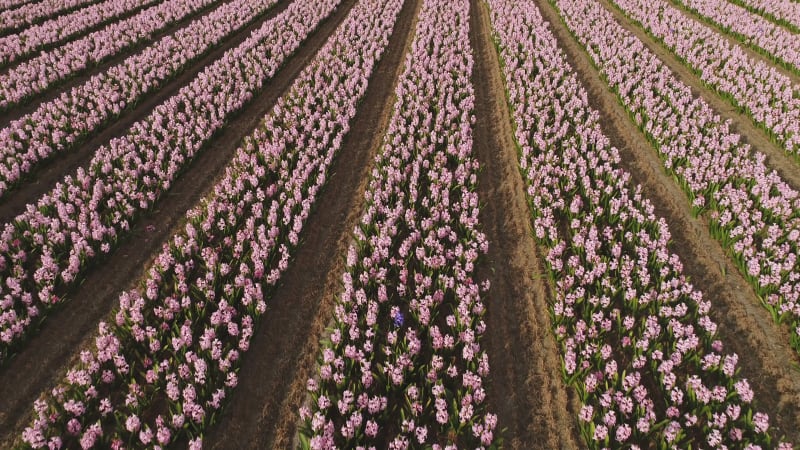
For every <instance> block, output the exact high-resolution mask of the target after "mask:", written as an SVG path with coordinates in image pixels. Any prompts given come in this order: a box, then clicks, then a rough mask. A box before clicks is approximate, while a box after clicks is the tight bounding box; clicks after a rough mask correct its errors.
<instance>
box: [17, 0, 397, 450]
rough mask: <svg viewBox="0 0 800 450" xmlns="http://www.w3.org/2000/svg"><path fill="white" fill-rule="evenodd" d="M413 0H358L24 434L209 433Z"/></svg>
mask: <svg viewBox="0 0 800 450" xmlns="http://www.w3.org/2000/svg"><path fill="white" fill-rule="evenodd" d="M300 3H302V2H300ZM313 3H318V0H308V1H307V4H313ZM402 3H403V2H402V1H401V0H362V1H360V2H359V3H358V4H357V5H356V6H355V7H354V8H353V9H352V10H351V12H350V13H349V15H348V17H347V18H346V19H345V22H344V23H343V24H342V25H341V26H340V27H339V28H338V30H337V31H336V33H335V34H334V35H333V36H332V37H331V39H330V40H329V41H328V43H327V44H326V45H325V46H324V47H323V49H322V50H320V52H319V54H318V55H317V56H316V57H315V59H314V61H313V62H312V63H311V64H310V66H309V67H307V68H306V69H305V70H304V71H303V72H302V73H301V75H300V76H299V78H298V79H297V80H296V81H295V83H294V84H293V86H292V88H291V90H290V91H289V93H287V94H286V95H285V96H284V97H283V98H282V99H281V100H280V101H279V103H278V105H277V106H276V107H275V108H274V109H273V111H272V112H271V113H270V114H269V115H268V116H267V117H266V118H265V119H264V121H263V122H262V123H261V124H260V125H259V126H258V128H257V129H256V130H255V131H254V132H253V133H252V134H251V135H250V136H248V137H247V138H246V139H245V141H244V143H243V145H242V146H241V147H240V148H239V150H238V152H237V154H236V157H235V159H234V161H233V162H232V163H231V164H230V165H229V166H228V167H227V169H226V172H225V177H224V178H223V180H222V181H220V182H219V184H217V186H216V187H215V189H214V191H213V193H212V194H211V195H210V196H209V197H208V198H206V199H205V200H204V201H203V202H201V204H200V205H199V206H198V207H196V208H194V209H193V210H192V211H190V212H189V213H188V214H187V222H186V225H185V228H184V230H182V231H181V232H179V233H177V234H176V235H175V236H174V237H173V238H172V239H171V240H170V241H169V242H168V243H167V244H165V245H164V248H163V250H162V252H161V253H160V254H159V256H158V257H157V258H156V259H155V262H154V263H153V265H152V266H151V267H150V269H149V271H148V275H147V277H146V279H145V281H144V282H143V286H142V288H141V289H140V290H136V291H132V292H126V293H124V294H123V295H122V296H121V297H120V308H119V310H118V312H117V313H116V321H115V323H112V324H105V323H103V324H101V325H100V335H99V336H98V337H97V339H96V341H95V347H94V349H92V351H85V352H84V353H82V358H81V359H82V361H81V363H79V364H77V365H76V366H75V367H74V368H73V370H71V371H70V372H69V373H68V375H67V378H66V380H65V381H64V383H63V384H62V385H61V386H59V387H58V388H56V389H55V390H54V391H53V392H52V393H51V394H50V395H48V396H46V398H43V399H40V400H38V401H37V402H36V404H35V410H36V411H37V414H38V418H37V419H36V420H35V422H34V424H33V425H32V426H31V427H30V428H28V429H27V430H26V431H25V433H24V435H23V437H24V440H25V442H26V443H27V444H28V445H31V446H32V447H36V448H39V447H42V446H44V445H47V444H49V443H51V442H57V443H59V444H64V445H66V444H67V443H69V442H75V441H80V442H81V444H82V445H83V444H84V443H85V444H86V445H85V447H84V448H89V447H92V446H93V445H102V446H109V445H111V446H112V447H113V446H121V445H126V446H133V447H139V446H142V445H150V446H153V445H167V444H169V443H171V442H175V441H176V440H178V439H190V447H195V446H198V444H200V443H201V442H202V438H201V437H200V436H201V435H202V433H203V430H204V429H205V428H206V427H208V426H209V425H210V424H211V423H213V421H214V416H215V415H216V414H217V413H218V411H219V410H220V408H221V407H222V406H223V404H224V399H225V397H226V396H227V395H228V394H229V393H230V392H231V390H232V389H234V388H235V387H236V385H237V383H238V378H237V371H238V367H239V364H240V358H241V357H242V356H243V355H244V354H245V353H246V352H247V351H248V349H249V346H250V339H251V337H252V336H253V333H254V332H255V327H256V325H257V324H258V319H259V317H260V316H261V315H262V314H263V313H264V311H265V309H266V301H267V300H268V296H269V292H270V290H271V288H272V286H274V285H275V284H276V283H277V281H278V280H279V279H280V277H281V274H282V273H283V271H284V270H285V269H286V268H287V266H288V263H289V258H290V255H291V252H292V251H293V250H294V248H295V246H296V245H297V243H298V237H299V235H300V233H301V232H302V229H303V225H304V223H305V222H306V219H307V218H308V215H309V214H310V212H311V209H312V207H313V206H314V204H315V200H316V195H317V193H318V192H319V190H320V189H321V188H322V186H323V185H324V184H325V180H326V177H327V173H328V168H329V166H330V164H331V162H332V160H333V158H334V157H335V155H336V154H337V153H338V152H339V150H340V148H341V144H342V138H343V137H344V135H345V134H346V133H347V132H348V130H349V127H350V125H349V124H350V121H351V120H352V119H353V117H354V115H355V112H356V106H357V104H358V102H359V100H360V99H361V98H362V97H363V95H364V93H365V92H366V89H367V83H368V80H369V78H370V75H371V73H372V70H373V68H374V67H375V64H376V62H377V61H378V59H379V58H380V57H381V55H382V54H383V51H384V50H385V48H386V46H387V45H388V40H389V35H390V34H391V31H392V29H393V27H394V23H395V20H396V18H397V15H398V13H399V11H400V8H401V6H402ZM376 11H379V13H376ZM159 405H161V406H159ZM51 419H52V420H51Z"/></svg>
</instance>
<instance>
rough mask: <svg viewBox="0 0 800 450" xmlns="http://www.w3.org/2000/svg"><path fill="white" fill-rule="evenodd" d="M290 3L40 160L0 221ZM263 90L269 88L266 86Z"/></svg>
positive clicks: (3, 206) (1, 210)
mask: <svg viewBox="0 0 800 450" xmlns="http://www.w3.org/2000/svg"><path fill="white" fill-rule="evenodd" d="M289 4H291V0H285V1H281V2H279V3H277V4H275V5H274V6H273V7H272V8H271V9H270V10H269V11H267V13H266V15H264V16H262V18H261V19H259V20H256V21H255V22H254V23H252V24H250V25H249V26H247V27H245V28H244V29H242V30H241V31H240V32H239V33H237V34H235V35H233V36H231V37H229V38H228V39H226V40H223V44H222V45H220V46H219V47H217V48H215V49H214V50H212V51H211V52H210V53H208V54H207V55H206V56H204V57H202V58H200V59H199V60H198V61H197V62H196V63H195V64H193V65H191V66H189V67H187V68H186V69H185V70H184V71H183V73H181V74H180V75H178V76H177V77H176V78H174V79H173V80H172V81H170V82H168V83H166V84H165V85H164V86H162V87H161V89H157V90H156V91H155V92H151V93H149V94H147V95H146V96H145V98H144V100H142V101H141V102H139V103H138V104H137V105H136V106H135V107H134V108H133V109H130V110H127V111H125V112H123V113H122V114H121V115H120V117H119V118H117V119H116V120H115V121H114V122H113V123H112V124H111V125H110V126H107V127H105V128H103V129H102V130H101V131H100V132H99V133H97V134H95V135H94V136H93V137H91V138H90V139H89V140H88V141H87V142H85V143H83V144H80V145H78V146H77V148H73V149H71V150H68V151H65V152H61V154H57V155H55V156H54V157H52V158H50V159H48V160H45V161H42V162H41V163H40V164H39V167H38V168H37V169H35V170H34V171H33V172H31V173H30V174H28V175H27V176H26V177H25V179H24V180H23V181H22V183H21V184H20V185H19V186H17V187H16V188H15V189H14V190H12V191H9V192H8V193H7V194H6V195H4V196H3V197H2V198H0V224H5V223H7V222H10V221H11V220H13V219H14V218H15V217H16V216H17V215H19V214H21V213H22V212H24V211H25V207H26V205H27V204H28V203H35V202H36V200H38V199H39V197H41V196H42V195H43V194H45V193H46V192H50V190H51V189H53V186H55V184H56V183H57V182H59V181H61V180H62V179H63V178H64V177H65V176H66V175H68V174H72V173H74V172H75V170H77V169H78V167H86V166H88V165H89V162H90V161H91V160H92V157H93V156H94V154H95V152H96V151H97V149H98V148H99V147H101V146H103V145H105V144H107V143H108V142H109V141H110V140H111V139H113V138H115V137H120V136H124V135H125V134H126V133H127V132H128V129H129V128H130V127H131V125H133V124H134V123H136V122H138V121H140V120H142V119H144V118H146V117H147V116H148V115H149V114H150V113H151V112H153V110H154V109H155V108H156V106H158V105H160V104H161V103H162V102H163V101H164V100H166V99H168V98H169V97H171V96H173V95H175V94H176V93H177V92H178V91H179V90H180V89H181V88H182V87H184V86H185V85H187V84H189V83H190V82H191V80H193V79H194V78H195V77H196V76H197V74H198V73H200V72H202V71H203V70H204V69H205V68H206V67H208V66H209V65H211V64H213V63H214V62H215V61H216V60H218V59H219V58H220V57H222V55H223V54H224V53H225V52H226V51H228V50H229V49H231V48H234V47H236V46H238V45H239V44H241V43H242V42H243V41H244V40H245V39H247V37H248V36H250V33H251V32H252V31H253V30H255V29H258V28H259V27H261V25H263V24H264V22H266V21H268V20H270V19H272V18H274V17H275V16H277V15H278V14H280V13H281V12H283V10H285V9H286V8H287V7H288V6H289ZM87 76H88V75H87ZM81 78H82V79H83V78H85V77H81ZM83 81H85V79H84V80H83ZM266 89H270V88H269V86H267V87H266ZM251 104H253V103H251ZM231 123H233V121H231Z"/></svg>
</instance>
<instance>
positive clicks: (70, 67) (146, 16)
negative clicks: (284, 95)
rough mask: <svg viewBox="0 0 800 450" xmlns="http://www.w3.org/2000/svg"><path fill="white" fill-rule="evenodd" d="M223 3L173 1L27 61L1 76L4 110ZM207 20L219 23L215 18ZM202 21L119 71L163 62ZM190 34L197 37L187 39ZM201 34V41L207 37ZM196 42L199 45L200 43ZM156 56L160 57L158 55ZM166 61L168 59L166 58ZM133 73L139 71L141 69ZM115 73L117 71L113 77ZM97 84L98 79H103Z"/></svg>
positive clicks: (167, 38) (127, 62) (0, 97)
mask: <svg viewBox="0 0 800 450" xmlns="http://www.w3.org/2000/svg"><path fill="white" fill-rule="evenodd" d="M219 1H221V0H167V1H165V2H164V3H161V4H159V5H155V6H153V7H150V8H148V9H146V10H144V11H142V12H140V13H139V14H136V15H135V16H133V17H129V18H127V19H125V20H122V21H120V22H116V23H113V24H111V25H108V26H107V27H104V28H102V29H100V30H97V31H95V32H93V33H91V34H89V35H87V36H85V37H83V38H81V39H78V40H75V41H72V42H68V43H66V44H64V45H62V46H59V47H57V48H54V49H52V50H49V51H45V52H42V53H40V54H39V55H37V56H36V57H35V58H33V59H31V60H28V61H24V62H22V63H21V64H19V65H16V66H14V67H12V68H11V69H10V70H9V71H8V72H6V73H4V74H2V75H0V110H7V109H9V108H11V107H13V106H16V105H18V104H20V103H22V102H24V101H25V100H28V99H30V98H31V97H33V96H35V95H37V94H40V93H42V92H44V91H46V90H48V89H50V88H52V87H54V86H55V85H56V84H58V83H59V82H61V81H63V80H65V79H67V78H70V77H74V76H76V75H78V74H80V73H82V72H83V71H85V70H87V69H88V68H90V67H92V66H94V65H96V64H99V63H101V62H102V61H104V60H106V59H109V58H111V57H113V56H115V55H118V54H120V53H121V52H122V51H123V50H125V49H126V48H130V47H131V46H133V45H136V44H138V43H140V42H145V41H147V40H149V39H150V38H151V37H152V36H153V34H154V33H156V32H158V31H160V30H164V29H166V28H168V27H170V26H172V25H173V24H174V23H175V22H177V21H179V20H182V19H184V18H186V17H187V16H189V15H191V14H194V13H196V12H197V11H198V10H201V9H203V8H206V7H208V6H209V5H212V4H214V3H217V2H219ZM206 17H209V18H213V17H214V16H206ZM201 20H203V19H202V18H201V19H198V20H196V21H195V22H194V25H193V26H189V27H185V28H182V29H180V30H178V31H177V32H176V33H175V34H174V35H170V36H165V37H164V38H162V39H161V40H160V41H159V42H157V43H156V44H153V45H151V46H149V47H148V48H146V49H145V50H144V51H142V52H140V53H138V54H136V55H134V56H131V57H129V58H128V59H126V60H125V61H123V62H122V63H120V64H118V65H117V66H116V67H117V69H116V70H120V69H119V68H122V67H127V66H131V65H132V64H134V63H136V64H138V65H142V64H146V63H147V60H143V61H140V60H141V59H142V58H144V57H145V56H148V57H150V58H156V57H158V56H159V55H160V54H161V53H163V52H164V50H165V49H162V48H160V47H166V49H171V48H172V47H174V46H175V45H177V44H176V43H171V42H172V41H174V40H180V39H176V37H177V36H178V33H183V34H184V35H183V36H181V38H182V39H191V36H192V35H194V34H198V33H199V32H198V31H197V30H196V27H197V26H198V24H199V23H200V21H201ZM205 20H209V19H205ZM184 30H186V31H184ZM189 30H193V31H194V32H193V33H191V34H188V35H186V33H187V32H189ZM199 34H200V35H201V34H202V33H199ZM194 40H195V41H196V40H197V37H195V38H194ZM154 52H155V54H152V53H154ZM151 54H152V55H151ZM161 57H162V58H163V56H161ZM133 67H134V68H135V67H136V66H133ZM113 69H114V68H111V69H109V71H110V70H113ZM128 70H132V69H128ZM103 75H105V74H100V76H103ZM93 78H97V76H95V77H93ZM107 89H108V88H106V90H107ZM119 89H122V88H121V87H117V88H116V90H119ZM98 94H99V93H98ZM65 95H69V94H67V93H64V94H62V95H61V97H64V96H65ZM40 109H41V107H40ZM90 109H91V108H90Z"/></svg>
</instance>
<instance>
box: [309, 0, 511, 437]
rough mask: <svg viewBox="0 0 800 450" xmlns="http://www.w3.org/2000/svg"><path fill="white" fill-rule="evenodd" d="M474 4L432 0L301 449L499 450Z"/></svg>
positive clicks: (350, 264)
mask: <svg viewBox="0 0 800 450" xmlns="http://www.w3.org/2000/svg"><path fill="white" fill-rule="evenodd" d="M472 67H473V56H472V51H471V49H470V43H469V2H468V1H467V0H458V1H452V0H425V1H424V2H423V4H422V8H421V10H420V12H419V22H418V24H417V27H416V35H415V37H414V40H413V43H412V44H411V51H410V54H408V55H407V57H406V63H405V68H404V71H403V73H402V74H401V75H400V80H399V82H398V86H397V88H396V91H395V93H396V96H397V100H396V103H395V105H394V112H393V115H392V117H391V119H390V123H389V129H388V131H387V134H386V135H385V137H384V140H383V145H382V148H381V149H380V151H379V154H378V155H377V157H376V159H375V166H374V168H373V169H372V174H371V177H370V180H369V185H368V188H367V192H366V194H365V197H366V205H365V211H364V214H363V216H362V219H361V223H360V224H359V225H357V226H356V228H355V230H354V234H355V236H354V241H355V242H354V243H353V244H352V245H351V246H350V249H349V250H348V253H347V261H346V268H345V272H344V274H343V275H342V282H343V284H344V291H343V292H342V293H341V294H340V296H339V297H338V299H337V302H336V305H335V307H334V310H335V314H334V318H333V324H332V331H330V333H329V334H328V336H327V337H326V340H325V341H324V343H323V348H322V351H321V357H320V361H319V364H320V365H319V369H318V375H317V376H316V377H315V378H313V379H310V380H308V384H307V388H308V392H309V394H310V398H311V401H310V404H308V405H306V406H303V407H302V408H301V410H300V415H301V418H302V419H303V420H304V421H305V425H304V428H303V430H302V432H301V433H302V435H303V438H302V439H303V447H308V448H311V449H332V448H390V449H405V448H434V449H441V448H456V446H458V447H464V448H491V447H495V446H496V445H497V442H498V441H497V439H498V433H499V429H498V428H497V416H495V415H494V414H491V413H489V412H488V407H487V402H486V401H485V397H486V384H485V383H486V379H487V377H488V375H489V362H488V356H487V354H486V352H485V351H484V350H483V348H482V347H481V344H480V342H481V337H482V335H483V333H484V332H485V330H486V324H485V323H484V321H483V319H482V317H483V315H484V312H485V306H484V304H483V302H482V300H481V296H480V285H479V283H478V282H477V281H476V280H475V279H474V277H475V272H474V268H475V267H474V266H475V263H476V260H477V259H478V257H479V256H480V255H481V254H484V253H485V252H486V251H487V247H488V244H487V241H486V238H485V236H484V235H483V233H482V232H481V231H479V229H478V228H479V226H478V197H477V193H476V192H475V188H476V179H477V176H476V172H477V169H478V163H477V161H476V159H475V157H474V155H473V153H472V125H473V123H474V120H475V118H474V101H475V97H474V92H473V88H472V85H471V82H470V74H471V72H472Z"/></svg>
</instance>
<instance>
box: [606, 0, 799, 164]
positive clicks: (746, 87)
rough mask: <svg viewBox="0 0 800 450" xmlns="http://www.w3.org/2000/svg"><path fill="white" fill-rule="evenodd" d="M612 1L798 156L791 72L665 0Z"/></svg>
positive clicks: (796, 102)
mask: <svg viewBox="0 0 800 450" xmlns="http://www.w3.org/2000/svg"><path fill="white" fill-rule="evenodd" d="M611 1H612V2H614V3H615V4H616V5H617V6H618V7H619V8H620V9H621V10H622V11H623V12H624V13H625V14H626V15H628V16H629V17H630V18H632V19H633V20H635V21H637V22H638V23H640V24H641V25H642V26H643V27H644V29H645V30H646V32H647V33H648V34H650V35H651V36H653V37H655V38H656V39H658V40H659V41H661V42H662V43H663V44H664V45H665V46H666V47H667V48H668V49H670V50H671V51H672V52H674V53H675V55H677V56H678V58H679V59H681V61H682V62H683V63H684V64H685V65H686V66H687V67H689V68H690V69H691V70H692V71H694V72H695V73H696V74H697V75H698V76H699V77H700V79H701V80H702V81H703V82H704V83H706V84H707V85H708V86H709V87H711V88H712V89H714V90H716V91H717V92H718V93H719V94H720V95H721V96H722V97H724V98H726V99H727V100H728V101H730V102H731V103H732V104H734V105H735V106H737V107H738V108H739V109H740V110H742V112H744V113H746V114H747V115H749V116H750V117H751V118H752V120H753V121H754V122H755V123H756V124H757V125H758V126H759V127H761V128H762V129H764V131H766V132H767V134H768V135H770V136H771V137H772V138H773V139H774V140H776V141H777V142H778V143H779V144H780V145H781V146H782V147H783V148H784V149H785V150H786V151H787V152H789V153H791V154H793V155H795V156H797V157H798V158H800V154H798V152H800V87H798V86H795V85H794V84H793V83H792V81H791V80H790V79H789V78H788V77H787V76H785V75H783V74H781V73H780V72H778V71H777V70H776V69H775V68H774V67H771V66H769V65H768V64H766V63H764V62H762V61H758V62H756V61H754V60H753V58H750V57H749V56H748V55H747V54H746V53H745V52H744V51H743V50H742V49H741V48H740V47H739V46H736V45H731V44H730V43H729V42H727V41H726V40H725V39H724V38H723V37H722V36H720V35H719V34H717V33H716V32H714V31H713V30H711V29H710V28H709V27H708V26H706V25H703V24H701V23H699V22H697V21H694V20H692V19H689V18H687V17H686V16H684V15H683V14H682V13H681V12H680V11H678V10H677V9H676V8H673V7H672V6H670V5H669V4H667V3H666V2H664V1H662V0H611ZM793 41H794V45H792V46H791V47H792V48H795V47H796V46H797V42H798V39H797V38H794V39H793ZM798 56H800V54H796V55H795V57H798ZM798 61H800V60H798ZM795 62H796V61H793V62H792V63H793V64H794V63H795ZM798 67H800V66H798Z"/></svg>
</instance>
